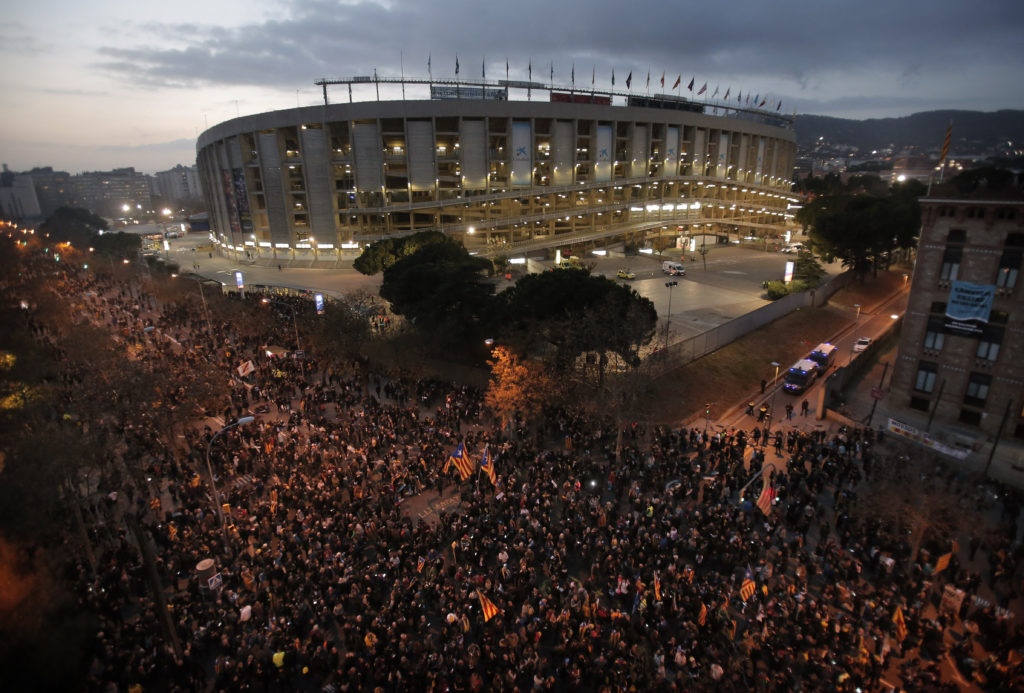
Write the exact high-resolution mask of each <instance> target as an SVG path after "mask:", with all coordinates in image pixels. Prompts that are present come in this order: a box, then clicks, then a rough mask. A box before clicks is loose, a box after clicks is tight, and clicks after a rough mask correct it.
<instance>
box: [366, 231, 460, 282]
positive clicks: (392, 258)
mask: <svg viewBox="0 0 1024 693" xmlns="http://www.w3.org/2000/svg"><path fill="white" fill-rule="evenodd" d="M450 240H451V239H450V238H449V237H448V236H446V235H445V234H443V233H442V232H440V231H420V232H419V233H414V234H412V235H411V236H404V237H401V238H385V239H383V240H380V241H376V242H375V243H371V244H370V245H368V246H366V248H364V249H363V252H362V254H361V255H360V256H359V257H357V258H356V259H355V262H353V263H352V266H353V267H354V268H355V269H356V271H358V272H361V273H363V274H365V275H373V274H377V273H378V272H383V271H384V270H386V269H388V268H389V267H392V266H394V264H395V263H397V262H398V261H399V260H401V259H402V258H405V257H409V256H410V255H414V254H415V253H416V251H418V250H419V249H420V248H423V247H424V246H427V245H430V244H431V243H444V242H446V241H450Z"/></svg>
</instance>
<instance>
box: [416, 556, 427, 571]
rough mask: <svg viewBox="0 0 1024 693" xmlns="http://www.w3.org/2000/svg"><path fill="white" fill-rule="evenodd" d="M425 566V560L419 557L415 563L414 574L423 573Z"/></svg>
mask: <svg viewBox="0 0 1024 693" xmlns="http://www.w3.org/2000/svg"><path fill="white" fill-rule="evenodd" d="M426 564H427V559H425V558H424V557H423V556H420V557H419V560H417V561H416V572H417V573H422V572H423V566H425V565H426Z"/></svg>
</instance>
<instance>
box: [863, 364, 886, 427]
mask: <svg viewBox="0 0 1024 693" xmlns="http://www.w3.org/2000/svg"><path fill="white" fill-rule="evenodd" d="M888 371H889V362H888V361H886V363H885V368H883V369H882V377H881V378H880V379H879V380H878V389H879V390H881V389H882V383H884V382H885V374H886V373H887V372H888ZM877 406H878V398H875V401H874V402H872V403H871V413H870V414H868V428H871V422H872V421H873V420H874V418H875V407H877Z"/></svg>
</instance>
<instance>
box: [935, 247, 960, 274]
mask: <svg viewBox="0 0 1024 693" xmlns="http://www.w3.org/2000/svg"><path fill="white" fill-rule="evenodd" d="M963 256H964V251H963V249H962V248H946V252H945V253H943V255H942V270H941V271H940V272H939V279H941V280H942V281H950V282H953V281H956V276H957V274H958V273H959V272H960V261H961V260H962V259H963Z"/></svg>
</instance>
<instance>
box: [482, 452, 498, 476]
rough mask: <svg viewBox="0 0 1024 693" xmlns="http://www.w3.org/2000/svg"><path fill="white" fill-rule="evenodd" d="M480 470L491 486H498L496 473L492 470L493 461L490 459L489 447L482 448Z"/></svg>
mask: <svg viewBox="0 0 1024 693" xmlns="http://www.w3.org/2000/svg"><path fill="white" fill-rule="evenodd" d="M480 469H482V470H483V472H484V474H486V475H487V478H488V479H490V480H491V485H492V486H497V485H498V472H497V471H496V470H495V469H494V459H493V458H492V457H491V452H490V446H487V445H485V446H484V454H483V457H481V458H480Z"/></svg>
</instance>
